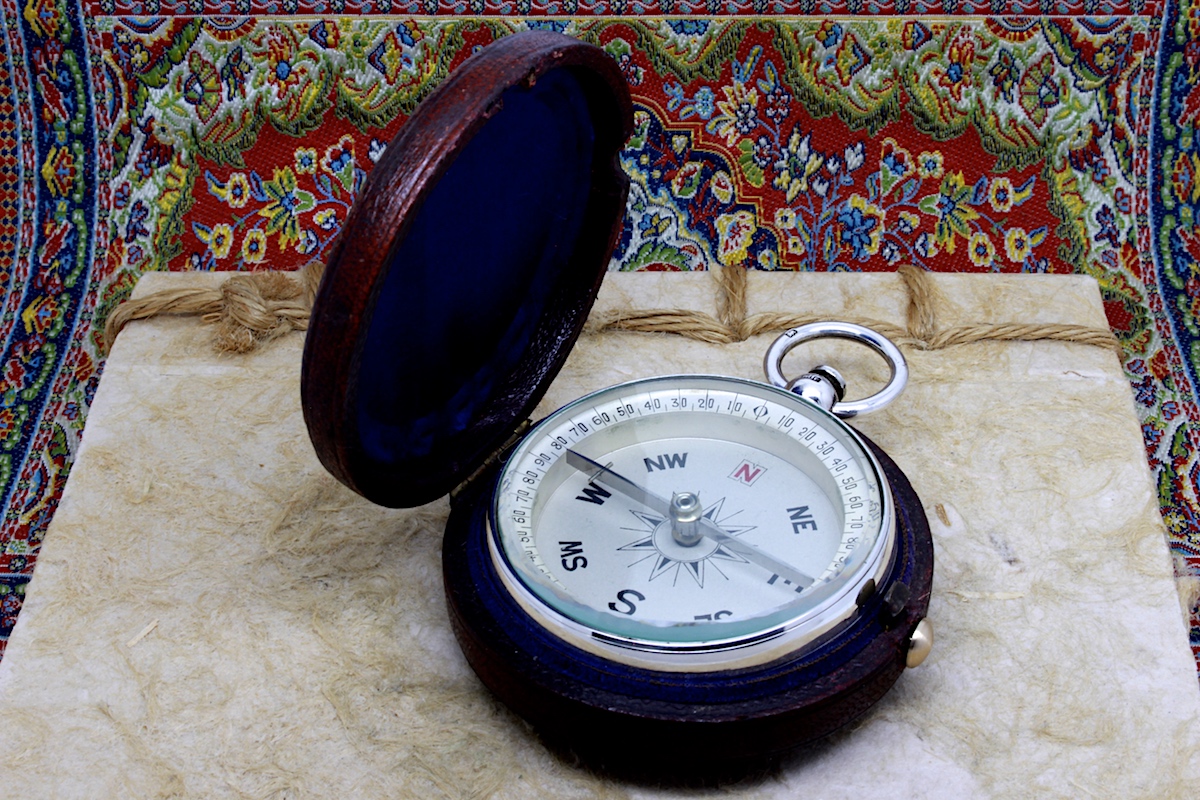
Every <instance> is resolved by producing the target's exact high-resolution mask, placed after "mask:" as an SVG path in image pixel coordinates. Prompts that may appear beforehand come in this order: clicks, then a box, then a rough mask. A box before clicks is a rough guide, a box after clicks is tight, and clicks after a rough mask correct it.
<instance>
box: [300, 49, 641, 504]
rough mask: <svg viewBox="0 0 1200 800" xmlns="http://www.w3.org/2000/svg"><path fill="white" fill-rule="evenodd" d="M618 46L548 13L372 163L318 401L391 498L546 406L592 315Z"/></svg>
mask: <svg viewBox="0 0 1200 800" xmlns="http://www.w3.org/2000/svg"><path fill="white" fill-rule="evenodd" d="M631 130H632V106H631V103H630V99H629V92H628V89H627V87H626V85H625V82H624V80H623V79H622V77H621V74H620V71H619V69H618V68H617V65H616V63H615V62H614V61H613V59H612V58H611V57H610V56H609V55H608V54H606V53H605V52H604V51H602V50H600V49H599V48H597V47H595V46H592V45H588V44H584V43H582V42H579V41H576V40H574V39H571V38H569V37H566V36H562V35H560V34H556V33H549V32H532V33H523V34H517V35H513V36H509V37H506V38H503V39H500V40H498V41H497V42H495V43H494V44H491V45H488V46H487V47H484V48H483V49H482V50H480V51H479V52H478V53H476V54H475V55H473V56H472V57H471V58H469V59H468V60H467V61H465V62H464V63H463V64H462V66H461V67H459V68H458V69H457V70H456V71H455V72H454V73H453V74H452V75H451V76H450V77H449V78H447V79H446V81H445V82H444V83H443V84H442V85H441V86H439V87H438V88H437V90H435V91H434V92H433V93H432V94H431V95H430V96H429V97H428V98H427V99H426V100H425V101H424V102H423V103H422V104H421V106H420V107H419V108H418V109H417V111H416V112H415V113H414V114H413V116H412V117H411V118H410V119H409V120H408V121H407V122H406V123H405V125H404V127H403V128H402V129H401V131H400V134H399V135H398V136H397V137H396V139H395V140H393V141H392V143H391V144H390V145H389V146H388V148H387V152H386V153H385V154H384V156H383V158H382V159H381V160H380V161H379V163H378V164H377V165H376V167H375V169H374V170H373V171H372V172H371V174H370V176H369V177H368V180H367V181H366V184H365V186H364V187H363V191H362V194H361V195H360V196H359V198H358V199H357V200H356V202H355V204H354V207H353V208H352V209H351V210H350V213H349V215H348V217H347V219H346V224H345V227H344V228H343V230H342V233H341V237H340V239H339V241H338V243H337V245H335V247H334V249H333V252H332V255H331V256H330V258H329V262H328V264H327V266H326V269H325V275H324V278H323V279H322V282H321V287H320V290H319V291H318V294H317V298H316V303H315V306H314V308H313V313H312V319H311V322H310V324H309V330H308V337H307V341H306V342H305V348H304V365H303V372H302V376H301V394H302V400H303V406H304V418H305V421H306V423H307V425H308V432H309V436H310V437H311V438H312V441H313V444H314V445H315V447H316V451H317V454H318V456H319V457H320V459H321V462H322V463H323V464H324V465H325V467H326V468H327V469H328V470H329V471H330V472H331V473H333V474H334V475H335V476H336V477H337V478H338V479H339V480H341V481H342V482H343V483H345V484H346V485H347V486H349V487H351V488H352V489H354V490H355V491H357V492H359V493H360V494H362V495H364V496H365V497H367V498H369V499H370V500H373V501H374V502H376V503H379V504H381V505H386V506H391V507H404V506H415V505H420V504H422V503H426V502H429V501H431V500H434V499H436V498H438V497H440V496H442V495H444V494H446V493H447V492H448V491H450V490H451V489H452V488H454V487H455V486H456V485H457V484H458V483H460V482H461V481H462V480H464V479H465V478H467V477H469V476H470V475H471V474H472V473H473V472H474V471H475V470H476V469H478V468H479V466H480V465H482V463H483V462H484V460H485V459H486V458H487V457H488V456H489V455H490V454H491V453H493V452H494V451H495V450H496V449H498V448H499V447H500V446H501V445H502V444H503V443H504V442H505V441H506V440H507V439H508V438H509V437H510V436H511V434H512V432H513V430H514V428H515V427H516V426H517V425H518V424H519V423H520V422H521V421H522V420H524V419H525V418H526V417H528V415H529V414H530V413H531V412H532V411H533V408H534V406H536V405H537V402H538V400H540V399H541V397H542V395H543V394H544V392H545V390H546V387H547V386H548V385H549V383H550V381H551V380H553V378H554V376H555V375H556V374H557V373H558V370H559V369H560V368H561V366H562V364H563V362H564V361H565V360H566V357H567V354H568V353H569V352H570V350H571V348H572V346H573V345H574V343H575V340H576V338H577V337H578V335H579V332H580V330H581V329H582V327H583V323H584V320H585V319H586V317H587V314H588V312H589V311H590V309H591V307H592V303H593V301H594V300H595V297H596V292H597V290H598V289H599V287H600V282H601V280H602V279H603V277H604V272H605V270H606V267H607V265H608V260H609V257H610V255H611V253H612V248H613V245H614V243H615V241H616V237H617V235H618V234H619V232H620V227H621V217H622V213H623V211H624V208H625V197H626V193H627V191H628V179H627V178H626V176H625V175H624V174H623V173H622V172H621V170H620V166H619V163H618V160H617V156H618V153H619V151H620V149H621V147H622V146H623V145H624V142H625V140H626V138H627V137H628V136H629V134H630V132H631Z"/></svg>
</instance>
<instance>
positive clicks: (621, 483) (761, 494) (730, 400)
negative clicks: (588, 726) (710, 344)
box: [489, 376, 894, 670]
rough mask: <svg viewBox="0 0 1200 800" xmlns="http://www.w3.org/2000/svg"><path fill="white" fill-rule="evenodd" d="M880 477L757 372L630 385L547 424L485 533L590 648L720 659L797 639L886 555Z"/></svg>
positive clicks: (841, 606) (529, 601) (510, 573)
mask: <svg viewBox="0 0 1200 800" xmlns="http://www.w3.org/2000/svg"><path fill="white" fill-rule="evenodd" d="M888 496H889V494H888V491H887V488H886V486H885V485H884V479H883V477H882V473H881V471H880V469H879V467H878V465H877V464H876V462H875V459H874V458H873V457H872V456H871V455H870V453H869V452H868V451H867V449H866V448H865V447H864V446H863V445H862V444H861V442H860V441H859V440H858V439H857V437H855V435H854V434H853V433H852V432H850V431H849V430H848V429H847V428H846V427H845V426H844V425H843V424H842V423H841V422H840V421H839V420H837V419H836V418H835V417H833V416H832V415H831V414H829V413H828V412H826V411H824V410H823V409H821V408H819V407H817V406H815V405H812V404H810V403H809V402H807V401H804V400H801V399H799V398H798V397H796V396H795V395H793V394H791V393H789V392H785V391H782V390H779V389H775V388H773V387H771V386H767V385H764V384H760V383H755V382H752V381H743V380H738V379H733V378H724V377H707V376H672V377H663V378H652V379H649V380H644V381H635V382H632V383H626V384H622V385H620V386H615V387H612V388H609V389H605V390H602V391H600V392H597V393H595V394H592V395H589V396H587V397H584V398H581V399H579V400H577V401H576V402H574V403H571V404H570V405H568V406H566V407H564V408H563V409H560V410H559V411H557V412H555V413H554V414H552V415H551V416H550V417H548V418H546V419H545V420H543V421H542V422H541V423H540V424H539V425H538V426H537V427H536V428H534V430H533V431H532V432H531V433H530V434H529V435H528V436H527V437H526V438H525V439H524V440H523V441H522V443H521V444H520V445H519V447H518V448H517V449H516V450H515V452H514V453H513V455H512V456H511V457H510V459H509V461H508V463H507V464H506V466H505V468H504V470H503V472H502V474H501V477H500V483H499V487H498V490H497V492H496V495H495V497H496V502H495V506H494V508H493V516H492V534H493V535H492V536H491V537H490V539H489V542H490V547H491V552H492V559H493V561H494V562H495V564H496V566H497V568H498V570H499V572H500V574H501V576H502V578H503V579H504V581H505V582H506V584H507V585H508V586H509V589H510V591H511V592H512V594H513V596H514V597H516V598H517V600H518V602H520V603H521V605H522V606H523V607H524V608H525V610H526V611H527V612H528V613H529V614H530V615H531V616H533V617H534V618H535V619H536V620H537V621H538V622H539V623H540V624H542V625H543V626H545V627H547V628H549V629H551V630H553V631H554V632H555V633H556V634H558V635H559V636H561V637H563V638H565V639H567V640H568V641H571V642H572V643H574V644H576V645H578V646H581V647H584V648H585V649H587V650H590V651H593V652H602V653H603V654H604V655H606V656H607V657H610V658H613V659H615V660H618V661H624V662H626V663H632V664H638V665H646V666H651V667H654V668H659V669H680V670H683V669H687V670H695V669H723V668H729V667H730V666H731V665H732V666H736V665H741V664H746V663H760V662H762V661H764V660H767V659H770V658H774V657H776V656H777V655H778V654H779V653H780V652H790V651H795V650H796V649H798V648H803V647H804V645H805V643H806V642H810V641H815V640H816V639H817V638H818V637H820V636H821V635H822V634H823V633H825V632H827V631H829V630H832V629H835V628H836V627H838V626H839V625H840V624H841V623H843V622H845V621H846V620H847V619H849V618H851V617H852V616H853V614H854V612H855V610H856V608H857V604H856V601H857V599H858V597H859V596H860V592H861V591H862V589H863V587H864V586H866V585H867V584H868V582H869V581H871V580H872V579H875V580H876V581H878V580H880V579H881V577H882V575H883V574H884V573H885V572H886V570H887V568H888V567H889V566H890V558H891V550H892V540H893V538H894V537H893V536H892V525H893V521H892V515H891V513H890V509H889V507H888V506H887V504H886V503H885V502H884V498H885V497H888Z"/></svg>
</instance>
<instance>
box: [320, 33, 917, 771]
mask: <svg viewBox="0 0 1200 800" xmlns="http://www.w3.org/2000/svg"><path fill="white" fill-rule="evenodd" d="M631 116H632V114H631V108H630V104H629V97H628V92H627V90H626V88H625V85H624V82H623V80H622V78H621V76H620V73H619V70H618V69H617V66H616V64H615V63H614V62H613V61H612V59H611V58H610V57H609V56H608V55H607V54H605V53H604V52H603V51H600V50H599V49H597V48H595V47H592V46H590V45H586V44H582V43H580V42H577V41H574V40H572V39H569V38H567V37H563V36H559V35H556V34H550V33H540V32H539V33H530V34H522V35H516V36H511V37H508V38H505V39H501V40H499V41H498V42H496V43H495V44H492V45H489V46H487V47H485V48H483V49H482V50H481V51H480V52H479V53H478V54H477V55H475V56H473V57H472V58H471V59H469V60H468V61H467V62H465V63H464V64H463V65H462V66H461V67H460V69H459V70H457V71H456V72H455V73H454V74H453V75H452V76H451V77H450V78H449V79H448V80H447V81H446V82H445V83H444V84H443V85H442V86H441V87H439V88H438V90H436V91H435V92H434V94H433V95H431V96H430V97H429V98H428V99H427V100H426V101H425V102H424V103H423V104H422V106H421V107H420V108H419V109H418V110H417V112H416V113H415V114H414V115H413V117H412V118H411V119H410V120H409V121H408V122H407V123H406V126H405V128H404V129H403V130H402V132H401V134H400V136H399V137H398V138H397V140H396V141H394V142H392V143H391V144H390V145H389V147H388V149H387V152H386V154H385V156H384V158H383V159H382V160H381V161H380V163H379V164H378V165H377V167H376V168H375V170H374V171H373V172H372V174H371V175H370V178H369V179H368V181H367V184H366V186H365V187H364V189H363V193H362V195H361V197H360V198H359V200H358V201H357V202H356V204H355V206H354V208H353V209H352V211H351V212H350V214H349V216H348V219H347V222H346V227H345V229H344V230H343V233H342V236H341V238H340V240H339V243H338V245H337V246H336V247H335V250H334V252H333V254H332V256H331V258H330V261H329V264H328V265H327V268H326V272H325V277H324V279H323V282H322V285H321V288H320V290H319V293H318V296H317V300H316V304H315V307H314V310H313V316H312V321H311V324H310V329H309V334H308V339H307V341H306V345H305V355H304V368H303V375H302V393H303V401H304V411H305V419H306V422H307V424H308V428H309V433H310V436H311V438H312V440H313V443H314V445H315V447H316V450H317V453H318V455H319V456H320V458H321V460H322V462H323V463H324V464H325V466H326V467H327V468H328V469H329V470H330V471H331V472H332V473H333V474H334V475H336V476H337V477H338V478H339V479H341V480H342V481H343V482H345V483H346V484H347V485H349V486H350V487H352V488H354V489H355V490H357V491H359V492H360V493H362V494H363V495H365V496H366V497H368V498H370V499H372V500H374V501H376V502H378V503H381V504H384V505H388V506H415V505H419V504H422V503H425V502H428V501H430V500H434V499H436V498H438V497H440V496H442V495H444V494H447V493H450V495H451V514H450V517H449V520H448V522H447V527H446V533H445V540H444V549H443V571H444V579H445V587H446V597H447V601H448V607H449V611H450V617H451V623H452V625H453V627H454V630H455V633H456V635H457V637H458V640H459V643H460V645H461V647H462V650H463V654H464V655H465V657H466V659H467V661H468V662H469V663H470V665H471V667H472V668H473V669H474V670H475V672H476V674H477V675H478V676H479V678H480V679H481V681H482V682H483V683H484V684H485V685H486V686H487V687H488V688H489V689H490V690H491V691H492V692H493V693H494V694H495V695H496V696H497V697H498V698H500V699H501V700H502V701H503V702H504V703H506V704H507V705H508V706H509V707H510V708H511V709H512V710H513V711H515V712H516V713H517V714H519V715H520V716H522V717H524V718H525V719H527V720H528V721H529V722H530V723H532V725H533V726H534V727H535V729H537V730H538V732H539V733H540V734H541V736H542V738H543V740H544V741H546V742H547V743H548V744H550V745H551V746H554V747H556V748H561V749H566V750H569V751H572V752H574V753H576V754H578V755H580V756H582V757H583V758H585V759H586V760H587V761H588V762H589V763H592V764H596V765H600V766H604V767H608V768H612V769H615V770H619V771H632V772H636V773H638V774H649V775H653V776H655V777H670V776H684V777H699V776H703V775H706V774H713V773H714V772H718V771H719V772H721V773H727V771H728V770H729V769H734V770H737V769H744V768H748V767H752V766H754V765H758V764H761V763H763V761H764V759H770V758H772V757H774V756H776V755H779V754H782V753H785V752H787V751H789V750H791V749H793V748H795V747H797V746H800V745H803V744H805V743H807V742H811V741H813V740H815V739H818V738H820V737H823V736H826V735H827V734H829V733H830V732H832V731H834V730H836V729H837V728H839V727H841V726H843V725H845V724H846V723H848V722H850V721H851V720H853V719H855V718H857V717H858V716H860V715H861V714H863V713H864V712H865V711H866V710H867V709H869V708H870V707H871V705H872V704H874V703H875V702H876V701H878V700H879V699H880V698H881V697H883V695H884V694H885V693H886V692H887V690H888V689H889V688H890V687H891V686H892V684H893V683H894V682H895V681H896V680H897V679H898V678H899V677H900V675H901V673H902V672H903V671H904V670H905V669H906V668H907V667H912V666H916V665H918V664H919V663H920V662H921V661H922V660H923V659H924V657H925V656H926V655H927V654H928V652H929V649H930V647H931V644H932V632H931V629H930V627H929V623H928V622H926V621H925V620H924V617H925V613H926V609H927V605H928V598H929V589H930V584H931V581H932V571H933V552H932V546H931V543H930V538H929V528H928V524H927V522H926V519H925V516H924V513H923V511H922V507H921V504H920V501H919V499H918V498H917V496H916V494H915V492H914V491H913V489H912V487H911V485H910V483H909V481H908V480H907V478H906V477H905V476H904V475H903V473H902V472H901V471H900V470H899V468H898V467H897V466H896V465H895V463H894V462H893V461H892V460H891V459H890V458H888V456H887V455H886V454H884V453H883V452H882V450H880V449H879V448H878V447H876V446H875V445H874V444H873V443H871V442H870V441H868V440H867V439H865V438H864V437H863V436H862V435H861V434H859V433H857V432H856V431H855V430H854V429H853V428H851V427H850V426H849V425H848V424H846V422H845V421H844V419H849V418H853V417H855V416H857V415H860V414H864V413H869V412H870V411H873V410H875V409H877V408H879V407H882V406H883V405H885V404H886V403H888V402H891V401H892V400H893V399H895V398H896V397H897V396H898V395H899V394H900V392H901V391H902V390H903V387H904V384H905V381H906V380H907V367H906V365H905V362H904V358H903V356H902V355H901V353H900V351H899V350H898V349H897V348H896V347H895V345H894V344H893V343H891V342H890V341H888V340H887V339H886V338H885V337H883V336H881V335H880V334H878V333H876V332H874V331H872V330H869V329H867V328H863V327H861V326H857V325H852V324H849V323H840V322H827V323H817V324H814V325H808V326H802V327H800V328H795V329H792V330H790V331H787V332H786V333H784V334H783V335H782V336H780V337H779V338H778V339H777V340H776V341H775V342H774V344H772V345H771V347H770V348H769V349H768V351H767V353H766V357H765V359H764V368H765V377H766V380H765V381H758V380H750V379H746V378H739V377H731V376H723V375H668V376H659V377H652V378H647V379H643V380H636V381H631V382H627V383H622V384H619V385H616V386H611V387H608V388H604V389H601V390H599V391H597V392H594V393H591V394H588V395H586V396H584V397H581V398H579V399H577V400H575V401H573V402H571V403H568V404H567V405H566V406H564V407H563V408H561V409H559V410H557V411H555V412H553V413H551V414H550V415H549V416H547V417H545V418H544V419H542V420H540V421H537V422H529V421H528V418H529V416H530V414H531V413H532V410H533V408H534V406H536V404H537V401H538V400H539V399H540V397H541V396H542V394H543V393H544V391H545V389H546V386H547V385H548V383H549V381H550V380H552V379H553V377H554V375H555V374H556V373H557V371H558V369H559V367H560V366H561V365H562V363H563V361H564V360H565V358H566V356H567V353H568V352H569V351H570V348H571V347H572V346H573V344H574V341H575V338H576V337H577V336H578V334H579V331H580V329H581V327H582V323H583V319H584V318H585V317H586V314H587V311H588V310H589V309H590V307H591V303H592V301H593V299H594V297H595V293H596V290H597V288H598V286H599V282H600V280H601V278H602V277H603V274H604V270H605V266H606V265H607V262H608V257H609V254H610V252H611V250H612V247H613V244H614V241H615V239H616V237H617V235H618V234H619V231H620V225H621V211H622V209H623V206H624V199H625V195H626V190H627V180H626V178H625V176H624V175H623V174H622V173H621V172H620V169H619V167H618V166H617V163H618V162H617V160H616V154H617V153H618V151H619V149H620V147H621V146H622V143H623V141H624V138H625V137H626V136H627V135H628V134H629V131H630V126H631ZM514 165H519V168H518V167H516V166H514ZM829 336H833V337H838V338H842V339H850V340H853V341H856V342H859V343H861V344H864V345H866V346H868V347H870V348H872V349H873V350H874V351H875V352H877V353H878V354H879V355H880V356H882V357H883V358H884V359H885V360H886V361H887V363H888V364H889V366H890V368H891V378H890V380H889V382H888V384H887V386H886V387H885V388H884V389H883V390H881V391H880V392H878V393H877V394H875V395H873V396H871V397H868V398H866V399H864V400H860V401H856V402H845V401H844V394H845V389H846V385H845V381H844V380H843V378H842V376H841V375H840V374H839V373H838V371H837V370H836V369H835V368H833V367H830V366H817V367H814V368H813V369H812V370H810V371H809V372H807V373H805V374H803V375H801V376H799V377H797V378H795V379H790V378H788V377H787V376H786V375H785V374H784V370H783V360H784V356H785V355H786V354H787V353H788V352H789V351H790V350H792V349H793V348H795V347H796V346H798V345H800V344H802V343H804V342H807V341H809V340H812V339H816V338H822V337H829Z"/></svg>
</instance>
